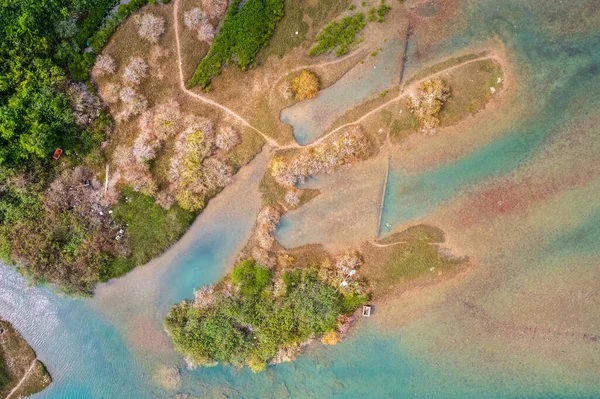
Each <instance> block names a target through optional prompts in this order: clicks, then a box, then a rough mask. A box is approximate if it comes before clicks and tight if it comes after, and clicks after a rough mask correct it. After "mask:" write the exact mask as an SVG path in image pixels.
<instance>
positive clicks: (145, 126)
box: [133, 100, 181, 163]
mask: <svg viewBox="0 0 600 399" xmlns="http://www.w3.org/2000/svg"><path fill="white" fill-rule="evenodd" d="M180 120H181V112H180V110H179V104H178V103H177V102H176V101H173V100H171V101H168V102H166V103H164V104H160V105H158V106H156V107H154V108H152V109H150V110H148V111H146V112H144V114H143V115H142V117H141V118H140V123H139V128H140V134H139V136H138V137H137V139H136V140H135V142H134V144H133V154H134V157H135V159H136V161H137V162H140V163H141V162H144V161H147V160H150V159H154V158H155V157H156V151H157V150H158V149H159V148H160V147H161V146H162V145H163V144H164V142H165V141H166V140H167V139H169V138H170V137H171V136H173V135H174V134H175V133H176V131H177V130H178V129H179V128H180V123H181V121H180Z"/></svg>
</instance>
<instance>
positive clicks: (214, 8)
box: [202, 0, 229, 19]
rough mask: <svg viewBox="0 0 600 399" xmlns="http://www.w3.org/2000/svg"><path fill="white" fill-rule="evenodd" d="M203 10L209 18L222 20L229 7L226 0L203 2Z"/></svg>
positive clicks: (207, 0)
mask: <svg viewBox="0 0 600 399" xmlns="http://www.w3.org/2000/svg"><path fill="white" fill-rule="evenodd" d="M202 3H203V5H204V7H203V8H204V10H206V13H207V14H208V15H209V16H210V17H211V18H219V19H220V18H222V17H223V16H224V15H225V12H226V11H227V7H228V6H229V1H228V0H204V1H203V2H202Z"/></svg>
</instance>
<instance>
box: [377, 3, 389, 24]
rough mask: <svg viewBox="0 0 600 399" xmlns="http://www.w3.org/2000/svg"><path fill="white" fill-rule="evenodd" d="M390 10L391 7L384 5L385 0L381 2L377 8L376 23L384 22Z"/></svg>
mask: <svg viewBox="0 0 600 399" xmlns="http://www.w3.org/2000/svg"><path fill="white" fill-rule="evenodd" d="M391 9H392V7H390V6H388V5H386V4H385V0H381V5H380V6H379V7H378V8H377V15H378V16H379V17H378V18H377V22H384V21H385V16H386V14H387V13H388V12H390V10H391Z"/></svg>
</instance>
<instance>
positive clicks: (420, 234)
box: [378, 224, 444, 244]
mask: <svg viewBox="0 0 600 399" xmlns="http://www.w3.org/2000/svg"><path fill="white" fill-rule="evenodd" d="M400 241H420V242H428V243H442V242H444V232H443V231H442V230H441V229H439V228H437V227H434V226H429V225H426V224H420V225H417V226H412V227H409V228H408V229H406V230H404V231H400V232H397V233H394V234H392V235H391V236H389V237H386V238H384V239H382V240H379V241H378V242H379V243H380V244H391V243H395V242H400Z"/></svg>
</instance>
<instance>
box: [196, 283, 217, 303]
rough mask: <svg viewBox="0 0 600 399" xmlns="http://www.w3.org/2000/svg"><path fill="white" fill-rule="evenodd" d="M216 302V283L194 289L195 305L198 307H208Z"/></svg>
mask: <svg viewBox="0 0 600 399" xmlns="http://www.w3.org/2000/svg"><path fill="white" fill-rule="evenodd" d="M215 302H216V297H215V287H214V285H212V284H211V285H205V286H204V287H201V288H199V289H197V290H196V291H194V303H193V305H192V306H194V307H195V308H196V309H203V308H208V307H210V306H212V305H214V304H215Z"/></svg>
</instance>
